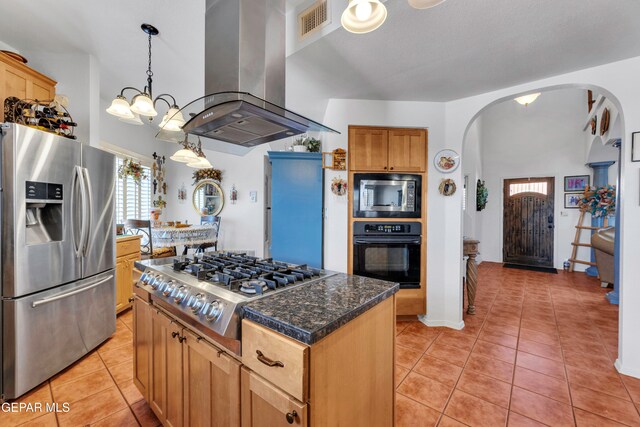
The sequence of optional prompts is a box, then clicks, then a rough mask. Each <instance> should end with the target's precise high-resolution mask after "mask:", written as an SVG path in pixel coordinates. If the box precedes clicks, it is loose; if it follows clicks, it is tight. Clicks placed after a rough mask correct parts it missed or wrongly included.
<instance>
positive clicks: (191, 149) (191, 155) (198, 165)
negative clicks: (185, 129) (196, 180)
mask: <svg viewBox="0 0 640 427" xmlns="http://www.w3.org/2000/svg"><path fill="white" fill-rule="evenodd" d="M181 144H182V148H181V149H179V150H178V151H176V152H175V153H174V154H173V156H171V157H169V158H170V159H171V160H173V161H176V162H180V163H186V164H187V166H189V167H191V168H194V169H209V168H211V163H210V162H209V160H207V156H205V155H204V152H203V151H202V142H201V141H200V137H198V143H197V144H194V143H190V142H189V140H188V139H187V135H185V136H184V141H182V143H181Z"/></svg>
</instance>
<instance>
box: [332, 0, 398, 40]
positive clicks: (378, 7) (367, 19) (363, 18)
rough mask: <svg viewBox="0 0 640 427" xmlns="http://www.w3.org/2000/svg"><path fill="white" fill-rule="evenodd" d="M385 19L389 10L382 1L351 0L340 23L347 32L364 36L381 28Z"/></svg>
mask: <svg viewBox="0 0 640 427" xmlns="http://www.w3.org/2000/svg"><path fill="white" fill-rule="evenodd" d="M385 19H387V8H386V7H384V5H383V4H382V3H380V0H351V1H349V5H348V6H347V8H346V9H345V10H344V12H342V18H341V20H340V21H341V23H342V26H343V27H344V29H345V30H347V31H349V32H352V33H356V34H364V33H368V32H371V31H373V30H375V29H376V28H378V27H380V26H381V25H382V24H383V23H384V21H385Z"/></svg>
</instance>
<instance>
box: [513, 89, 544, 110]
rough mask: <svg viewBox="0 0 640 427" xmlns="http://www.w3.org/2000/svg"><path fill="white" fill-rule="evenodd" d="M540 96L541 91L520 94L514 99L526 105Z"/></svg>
mask: <svg viewBox="0 0 640 427" xmlns="http://www.w3.org/2000/svg"><path fill="white" fill-rule="evenodd" d="M539 96H540V92H536V93H530V94H528V95H523V96H519V97H517V98H515V99H514V101H516V102H517V103H518V104H520V105H524V106H525V107H526V106H527V105H529V104H531V103H533V102H534V101H535V100H536V99H538V97H539Z"/></svg>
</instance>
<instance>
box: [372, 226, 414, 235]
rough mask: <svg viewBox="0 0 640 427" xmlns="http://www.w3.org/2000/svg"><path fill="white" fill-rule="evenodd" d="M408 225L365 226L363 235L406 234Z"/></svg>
mask: <svg viewBox="0 0 640 427" xmlns="http://www.w3.org/2000/svg"><path fill="white" fill-rule="evenodd" d="M409 229H410V227H409V225H408V224H365V226H364V232H365V233H376V234H379V233H385V234H406V233H408V232H409Z"/></svg>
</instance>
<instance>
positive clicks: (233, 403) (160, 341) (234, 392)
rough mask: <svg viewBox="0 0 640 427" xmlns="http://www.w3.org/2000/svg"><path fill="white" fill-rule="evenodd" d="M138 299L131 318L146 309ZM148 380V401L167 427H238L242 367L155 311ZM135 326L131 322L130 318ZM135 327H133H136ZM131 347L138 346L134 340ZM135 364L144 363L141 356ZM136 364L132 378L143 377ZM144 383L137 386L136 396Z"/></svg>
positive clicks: (222, 352) (137, 353) (138, 365)
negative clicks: (139, 360)
mask: <svg viewBox="0 0 640 427" xmlns="http://www.w3.org/2000/svg"><path fill="white" fill-rule="evenodd" d="M141 304H144V302H143V301H141V300H140V298H138V297H136V300H135V305H134V310H135V311H134V316H144V312H143V309H145V308H146V307H145V306H144V305H141ZM149 311H150V316H149V317H150V328H149V330H150V334H149V332H146V331H142V326H140V331H141V333H147V334H149V335H150V340H151V355H150V361H151V362H150V370H149V373H150V377H149V388H148V390H149V393H148V398H147V401H148V402H149V405H150V406H151V409H152V410H153V412H154V413H155V414H156V416H157V417H158V419H159V420H160V421H161V422H162V424H163V425H165V426H171V427H179V426H212V427H216V426H219V427H239V426H240V365H241V364H240V362H238V361H237V360H235V359H233V358H232V357H230V356H229V355H228V354H226V353H225V352H224V351H222V350H220V349H218V348H216V347H215V346H213V345H212V344H209V343H208V342H207V341H205V340H204V339H203V338H202V337H200V336H198V335H196V334H195V333H193V332H191V331H190V330H188V329H186V328H184V327H182V325H180V324H179V323H177V321H175V320H173V319H171V318H170V317H169V316H167V315H165V314H164V313H162V312H161V311H160V310H158V309H156V308H151V309H150V310H149ZM134 321H135V318H134ZM137 322H138V321H136V322H134V324H136V325H137V324H138V323H137ZM134 344H135V345H136V346H138V345H141V340H140V338H139V337H138V336H135V337H134ZM134 354H135V357H136V358H138V357H139V358H140V359H143V358H144V356H143V355H142V353H140V352H136V353H134ZM142 363H143V361H141V362H138V361H137V359H136V361H134V376H136V377H138V376H143V375H144V370H143V369H140V367H141V364H142ZM141 382H142V381H135V383H136V386H138V389H139V390H140V392H142V393H143V394H144V392H143V390H144V388H143V387H141V384H140V383H141Z"/></svg>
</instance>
